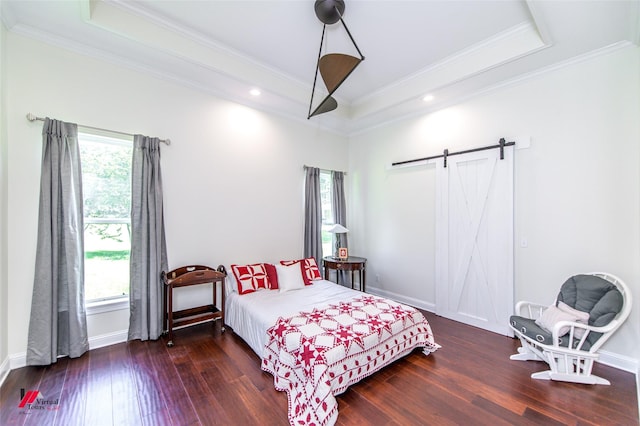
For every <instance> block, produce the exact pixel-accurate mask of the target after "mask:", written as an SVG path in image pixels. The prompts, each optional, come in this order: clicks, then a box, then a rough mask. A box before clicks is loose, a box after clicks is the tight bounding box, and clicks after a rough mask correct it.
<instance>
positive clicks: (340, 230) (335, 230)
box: [327, 223, 349, 259]
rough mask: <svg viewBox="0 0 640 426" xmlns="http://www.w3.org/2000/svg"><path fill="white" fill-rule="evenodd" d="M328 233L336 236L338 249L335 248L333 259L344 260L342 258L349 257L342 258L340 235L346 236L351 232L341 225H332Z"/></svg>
mask: <svg viewBox="0 0 640 426" xmlns="http://www.w3.org/2000/svg"><path fill="white" fill-rule="evenodd" d="M327 232H331V233H332V234H336V247H335V252H334V253H333V257H334V258H336V259H339V258H342V257H347V256H340V248H341V247H340V234H346V233H347V232H349V230H348V229H347V228H345V227H344V226H342V225H340V224H339V223H336V224H334V225H331V227H330V228H329V229H327Z"/></svg>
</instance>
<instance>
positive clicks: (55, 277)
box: [27, 118, 89, 365]
mask: <svg viewBox="0 0 640 426" xmlns="http://www.w3.org/2000/svg"><path fill="white" fill-rule="evenodd" d="M82 205H83V200H82V169H81V166H80V150H79V147H78V126H77V125H76V124H72V123H64V122H62V121H58V120H51V119H49V118H46V119H45V121H44V127H43V128H42V175H41V177H40V209H39V214H38V242H37V249H36V266H35V277H34V283H33V296H32V299H31V318H30V321H29V337H28V342H27V365H49V364H52V363H54V362H56V360H57V358H58V356H63V355H68V356H70V357H72V358H76V357H79V356H81V355H82V354H83V353H85V352H86V351H88V350H89V340H88V337H87V319H86V311H85V305H84V235H83V234H84V219H83V208H82Z"/></svg>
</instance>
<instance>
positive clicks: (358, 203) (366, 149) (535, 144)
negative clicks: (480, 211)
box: [349, 47, 640, 359]
mask: <svg viewBox="0 0 640 426" xmlns="http://www.w3.org/2000/svg"><path fill="white" fill-rule="evenodd" d="M639 76H640V48H638V47H627V48H624V49H623V50H618V51H614V52H610V53H608V54H605V55H601V56H598V57H594V58H590V59H587V60H584V61H580V62H576V63H572V64H570V65H568V66H566V67H563V68H560V69H556V70H553V71H549V72H546V73H543V74H539V75H537V76H533V77H531V78H529V79H527V80H524V81H521V82H520V83H518V84H514V85H512V86H510V87H503V88H501V89H499V90H496V91H494V92H492V93H490V94H487V95H484V96H481V97H478V98H475V99H472V100H470V101H467V102H464V103H462V104H460V105H457V106H454V107H450V108H447V109H445V110H441V111H439V112H435V113H432V114H425V115H424V116H421V117H418V118H413V119H409V120H405V121H402V122H397V123H394V124H390V125H386V126H381V127H379V128H376V129H373V130H371V131H369V132H367V133H364V134H360V135H357V136H355V137H352V138H351V140H350V144H349V174H350V177H351V180H350V183H351V188H350V193H351V194H353V196H352V197H351V204H350V205H349V212H350V216H349V230H350V231H351V232H350V244H351V251H352V252H353V253H354V254H358V255H362V256H366V257H368V259H369V262H368V277H369V280H368V281H369V287H370V288H372V289H374V288H375V289H376V290H378V291H382V292H387V293H390V294H394V293H395V294H399V295H402V296H403V297H404V298H406V299H415V302H416V303H418V304H421V305H422V306H425V307H430V306H433V303H434V301H435V296H434V294H435V293H434V280H435V272H434V265H433V263H434V254H435V244H434V234H435V221H434V214H433V212H434V198H435V197H434V193H435V170H434V168H433V166H426V167H425V166H423V167H414V168H406V169H394V170H388V169H387V166H388V165H389V164H391V162H393V161H401V160H409V159H413V158H420V157H425V156H428V155H432V154H439V153H441V152H442V150H443V149H444V148H449V149H450V150H451V151H455V150H459V149H464V148H471V147H476V146H484V145H491V144H495V143H497V141H498V140H499V139H500V138H501V137H507V138H508V140H509V139H510V138H516V137H518V136H520V135H523V136H530V137H531V147H530V148H529V149H522V150H517V151H516V164H515V173H516V175H515V239H516V254H515V297H516V300H521V299H526V300H532V301H536V302H541V303H545V304H549V303H551V302H552V301H553V298H554V297H555V294H556V293H557V291H558V288H559V286H560V285H561V284H562V283H563V282H564V280H565V279H566V278H567V277H569V276H570V275H573V274H575V273H578V272H589V271H608V272H611V273H614V274H616V275H618V276H620V278H622V279H623V280H625V281H626V282H627V283H628V284H629V285H630V286H631V287H632V289H633V295H634V298H635V301H636V303H635V307H634V309H633V312H632V314H631V317H630V318H629V320H628V321H627V323H626V324H625V325H624V326H623V328H622V329H621V330H620V331H619V333H618V334H617V335H615V336H613V338H612V339H611V340H610V341H609V342H608V343H607V344H606V345H605V349H606V350H607V351H610V352H612V353H615V354H618V355H622V356H623V357H629V358H633V359H638V358H640V306H639V305H640V165H639V159H640V124H639V123H640V120H639V119H638V118H639V117H640V77H639ZM522 239H526V240H528V248H521V247H520V245H519V242H520V241H521V240H522ZM378 277H379V281H377V278H378ZM434 333H435V334H436V340H437V330H435V331H434Z"/></svg>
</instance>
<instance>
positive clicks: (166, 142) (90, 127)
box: [27, 113, 171, 145]
mask: <svg viewBox="0 0 640 426" xmlns="http://www.w3.org/2000/svg"><path fill="white" fill-rule="evenodd" d="M27 120H29V121H36V120H37V121H44V118H42V117H36V116H35V115H33V114H32V113H28V114H27ZM78 127H84V128H85V129H91V130H97V131H99V132H109V133H117V134H119V135H124V136H135V135H132V134H131V133H126V132H118V131H116V130H109V129H103V128H100V127H93V126H85V125H84V124H78ZM160 142H162V143H165V144H167V145H171V139H160Z"/></svg>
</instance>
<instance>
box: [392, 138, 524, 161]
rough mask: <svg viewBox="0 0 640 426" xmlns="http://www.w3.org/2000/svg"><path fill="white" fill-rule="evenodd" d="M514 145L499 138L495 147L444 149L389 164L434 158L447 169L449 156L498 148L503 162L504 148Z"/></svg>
mask: <svg viewBox="0 0 640 426" xmlns="http://www.w3.org/2000/svg"><path fill="white" fill-rule="evenodd" d="M515 144H516V143H515V142H505V139H504V138H501V139H500V141H498V144H497V145H489V146H483V147H481V148H472V149H466V150H464V151H457V152H449V150H448V149H445V150H444V153H442V154H440V155H432V156H431V157H424V158H416V159H415V160H405V161H396V162H395V163H391V167H393V166H401V165H404V164H409V163H417V162H418V161H427V160H433V159H435V158H444V166H445V167H447V157H449V156H452V155H460V154H468V153H470V152H478V151H484V150H487V149H494V148H500V159H501V160H503V159H504V147H505V146H513V145H515Z"/></svg>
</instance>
